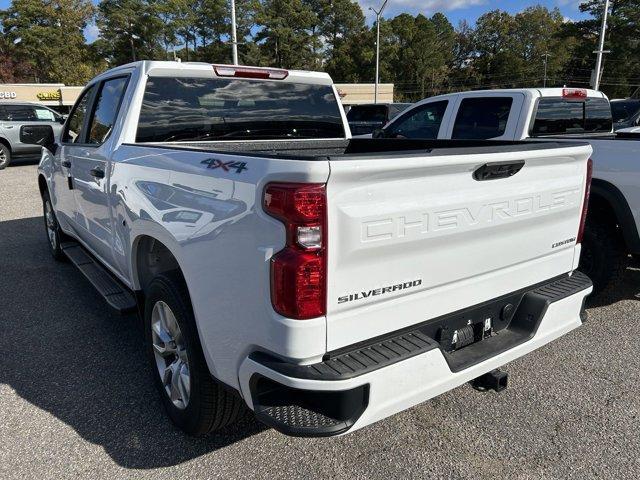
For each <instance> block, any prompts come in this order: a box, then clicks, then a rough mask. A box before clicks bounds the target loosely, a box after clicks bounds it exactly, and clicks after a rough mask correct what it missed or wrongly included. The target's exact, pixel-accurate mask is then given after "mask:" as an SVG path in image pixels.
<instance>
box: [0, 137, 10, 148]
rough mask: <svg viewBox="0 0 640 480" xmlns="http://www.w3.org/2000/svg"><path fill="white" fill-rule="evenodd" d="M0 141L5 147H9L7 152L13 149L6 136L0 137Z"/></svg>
mask: <svg viewBox="0 0 640 480" xmlns="http://www.w3.org/2000/svg"><path fill="white" fill-rule="evenodd" d="M0 143H1V144H3V145H4V146H5V147H7V148H8V149H9V152H12V151H13V149H12V148H11V143H10V142H9V140H7V139H6V138H4V137H0Z"/></svg>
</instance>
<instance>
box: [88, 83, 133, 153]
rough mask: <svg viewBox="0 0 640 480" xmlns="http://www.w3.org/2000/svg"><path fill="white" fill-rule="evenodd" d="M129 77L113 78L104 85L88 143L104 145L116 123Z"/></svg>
mask: <svg viewBox="0 0 640 480" xmlns="http://www.w3.org/2000/svg"><path fill="white" fill-rule="evenodd" d="M127 78H128V77H119V78H112V79H110V80H107V81H105V82H104V83H103V84H102V88H101V89H100V93H99V94H98V98H97V100H96V103H95V109H94V111H93V116H92V117H91V122H90V125H91V127H90V128H89V137H88V138H87V143H90V144H95V145H100V144H102V143H104V141H105V140H106V139H107V137H108V136H109V134H110V133H111V129H112V128H113V124H114V123H115V121H116V116H117V114H118V108H119V107H120V101H121V100H122V96H123V95H124V90H125V87H126V86H127Z"/></svg>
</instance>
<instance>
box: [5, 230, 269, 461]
mask: <svg viewBox="0 0 640 480" xmlns="http://www.w3.org/2000/svg"><path fill="white" fill-rule="evenodd" d="M43 228H44V227H43V225H42V219H41V218H39V217H37V218H28V219H22V220H12V221H5V222H0V278H1V284H2V299H3V301H2V308H1V309H0V351H2V354H1V355H0V383H5V384H7V385H9V386H10V387H11V388H13V389H14V390H15V391H16V392H17V394H18V395H20V396H21V397H22V398H24V399H26V400H27V401H29V402H30V403H32V404H33V405H36V406H37V407H39V408H41V409H43V410H46V411H47V412H49V413H51V414H52V415H54V416H55V417H57V418H58V419H60V420H61V421H63V422H65V423H66V424H68V425H69V426H71V427H72V428H73V429H74V430H75V431H76V432H78V434H79V435H81V436H82V437H83V438H84V439H86V440H88V441H90V442H92V443H94V444H97V445H101V446H102V447H104V449H105V451H106V452H107V453H108V454H109V455H110V456H111V457H112V458H113V459H114V461H115V462H117V463H118V464H119V465H121V466H124V467H128V468H138V469H147V468H156V467H163V466H170V465H175V464H179V463H181V462H185V461H187V460H190V459H193V458H195V457H198V456H200V455H203V454H205V453H208V452H212V451H214V450H216V449H219V448H222V447H225V446H227V445H230V444H232V443H234V442H237V441H239V440H242V439H244V438H247V437H249V436H251V435H254V434H256V433H259V432H261V431H263V430H264V428H265V427H262V426H261V425H260V424H258V423H257V422H256V421H255V420H254V419H253V417H252V416H251V417H250V418H249V417H248V418H246V419H245V420H243V421H242V422H241V423H239V424H238V425H237V426H234V427H233V428H229V429H227V430H226V431H224V432H221V433H220V434H217V435H214V436H211V437H209V438H206V439H194V438H191V437H188V436H186V435H184V434H183V433H181V432H180V431H178V430H176V429H175V428H174V427H173V425H172V424H171V423H170V421H169V420H168V418H167V416H166V415H165V414H164V411H163V410H162V405H161V403H160V399H159V398H158V394H157V392H156V390H155V388H154V385H153V382H152V378H151V376H150V373H151V370H150V368H149V366H148V365H147V361H146V358H145V355H144V349H143V338H142V334H141V329H140V326H139V324H138V322H137V319H136V318H135V317H126V318H123V317H119V316H117V315H115V314H114V313H112V312H111V310H109V308H108V307H107V306H106V304H105V303H104V301H103V300H102V299H101V297H100V296H99V295H98V294H97V293H96V292H95V291H94V290H93V288H92V287H91V286H90V284H89V283H88V282H87V281H86V280H85V279H84V277H83V276H82V275H81V274H80V273H79V272H77V271H76V270H75V268H74V267H73V266H71V265H70V264H61V263H57V262H55V261H54V260H53V259H52V258H51V256H50V255H49V252H48V250H47V245H46V243H45V236H44V230H43ZM54 438H55V436H54Z"/></svg>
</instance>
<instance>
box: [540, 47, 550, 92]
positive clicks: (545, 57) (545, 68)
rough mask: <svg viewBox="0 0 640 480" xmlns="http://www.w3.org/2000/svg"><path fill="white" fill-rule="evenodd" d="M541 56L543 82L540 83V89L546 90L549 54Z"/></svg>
mask: <svg viewBox="0 0 640 480" xmlns="http://www.w3.org/2000/svg"><path fill="white" fill-rule="evenodd" d="M542 56H543V57H544V80H543V83H542V88H547V61H548V60H549V57H550V56H551V54H550V53H549V52H547V53H545V54H544V55H542Z"/></svg>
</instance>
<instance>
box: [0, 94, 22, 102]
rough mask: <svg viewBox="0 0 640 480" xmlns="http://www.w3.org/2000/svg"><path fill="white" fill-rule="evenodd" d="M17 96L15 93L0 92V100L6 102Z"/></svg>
mask: <svg viewBox="0 0 640 480" xmlns="http://www.w3.org/2000/svg"><path fill="white" fill-rule="evenodd" d="M17 96H18V94H17V93H16V92H0V100H8V99H10V98H16V97H17Z"/></svg>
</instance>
